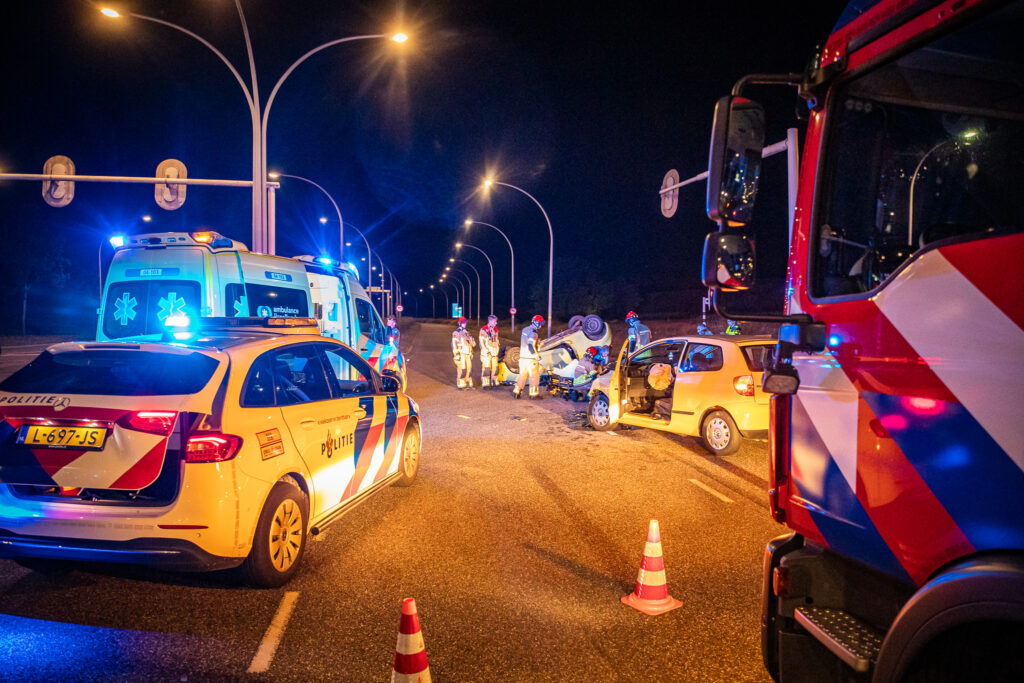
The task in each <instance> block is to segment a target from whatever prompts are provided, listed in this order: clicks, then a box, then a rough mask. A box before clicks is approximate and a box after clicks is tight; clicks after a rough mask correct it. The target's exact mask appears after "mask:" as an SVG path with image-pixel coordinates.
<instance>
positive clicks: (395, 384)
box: [380, 370, 402, 394]
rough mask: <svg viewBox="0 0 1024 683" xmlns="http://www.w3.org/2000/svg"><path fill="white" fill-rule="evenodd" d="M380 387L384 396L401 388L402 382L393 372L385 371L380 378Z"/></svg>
mask: <svg viewBox="0 0 1024 683" xmlns="http://www.w3.org/2000/svg"><path fill="white" fill-rule="evenodd" d="M380 387H381V389H382V390H383V391H384V393H386V394H393V393H395V392H397V391H400V390H401V388H402V380H401V379H400V378H399V377H398V375H397V374H395V372H394V370H385V371H384V372H383V373H381V376H380Z"/></svg>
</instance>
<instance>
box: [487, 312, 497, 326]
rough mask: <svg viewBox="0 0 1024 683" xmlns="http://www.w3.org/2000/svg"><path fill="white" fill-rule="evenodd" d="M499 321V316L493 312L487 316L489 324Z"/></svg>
mask: <svg viewBox="0 0 1024 683" xmlns="http://www.w3.org/2000/svg"><path fill="white" fill-rule="evenodd" d="M497 322H498V316H496V315H494V314H491V315H489V316H487V324H488V325H490V324H491V323H495V324H497Z"/></svg>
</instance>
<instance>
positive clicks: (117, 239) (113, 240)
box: [110, 235, 128, 249]
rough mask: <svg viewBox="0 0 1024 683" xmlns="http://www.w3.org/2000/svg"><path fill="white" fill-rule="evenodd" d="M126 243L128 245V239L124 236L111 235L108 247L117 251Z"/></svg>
mask: <svg viewBox="0 0 1024 683" xmlns="http://www.w3.org/2000/svg"><path fill="white" fill-rule="evenodd" d="M127 243H128V238H127V237H125V236H124V235H111V236H110V246H112V247H114V249H118V248H120V247H123V246H124V245H125V244H127Z"/></svg>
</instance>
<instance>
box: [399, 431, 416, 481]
mask: <svg viewBox="0 0 1024 683" xmlns="http://www.w3.org/2000/svg"><path fill="white" fill-rule="evenodd" d="M420 448H421V443H420V431H419V429H417V428H416V425H414V424H410V425H409V426H408V427H406V428H405V434H403V435H402V446H401V449H402V450H401V451H399V458H400V460H399V461H398V471H399V472H401V473H402V476H401V477H399V478H398V481H396V482H395V485H396V486H412V483H413V482H414V481H415V480H416V472H418V471H419V469H420Z"/></svg>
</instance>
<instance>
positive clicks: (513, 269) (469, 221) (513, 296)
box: [463, 218, 516, 334]
mask: <svg viewBox="0 0 1024 683" xmlns="http://www.w3.org/2000/svg"><path fill="white" fill-rule="evenodd" d="M474 223H475V224H477V225H486V226H487V227H488V228H492V229H493V230H497V232H498V234H499V235H501V236H502V237H504V238H505V242H507V243H508V253H509V255H510V256H511V257H512V267H511V273H512V289H511V305H510V309H511V310H515V307H516V252H515V249H513V248H512V240H510V239H509V238H508V235H506V234H505V233H504V232H502V231H501V230H500V229H499V228H497V227H496V226H493V225H491V224H490V223H484V222H483V221H475V220H473V219H472V218H467V219H466V220H465V221H463V225H465V226H466V230H469V228H470V227H472V225H473V224H474ZM510 315H511V316H512V332H513V334H514V333H515V331H516V314H515V313H511V312H510Z"/></svg>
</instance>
